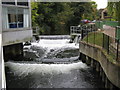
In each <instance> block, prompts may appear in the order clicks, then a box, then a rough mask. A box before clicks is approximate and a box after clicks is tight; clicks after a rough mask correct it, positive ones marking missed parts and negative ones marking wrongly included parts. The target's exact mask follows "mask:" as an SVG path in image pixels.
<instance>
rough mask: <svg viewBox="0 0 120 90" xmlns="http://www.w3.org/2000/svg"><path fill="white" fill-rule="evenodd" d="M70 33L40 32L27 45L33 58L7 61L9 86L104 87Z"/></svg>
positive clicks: (27, 54) (28, 53) (27, 51)
mask: <svg viewBox="0 0 120 90" xmlns="http://www.w3.org/2000/svg"><path fill="white" fill-rule="evenodd" d="M69 41H70V36H41V37H40V40H39V41H37V42H32V44H31V45H29V46H24V55H25V57H27V58H30V59H31V60H30V61H24V60H21V61H14V60H9V61H8V62H6V63H5V67H6V81H7V87H8V88H102V87H103V85H102V82H101V80H100V78H99V76H98V75H97V73H96V72H95V71H94V70H93V69H92V68H91V67H89V66H87V65H86V64H84V63H82V62H81V60H79V59H78V57H79V50H78V49H79V45H78V44H76V43H69Z"/></svg>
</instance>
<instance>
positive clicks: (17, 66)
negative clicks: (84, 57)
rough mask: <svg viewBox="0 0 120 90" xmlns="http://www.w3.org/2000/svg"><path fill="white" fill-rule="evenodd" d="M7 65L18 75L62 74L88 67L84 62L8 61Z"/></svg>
mask: <svg viewBox="0 0 120 90" xmlns="http://www.w3.org/2000/svg"><path fill="white" fill-rule="evenodd" d="M5 66H7V67H9V69H10V70H11V71H12V72H14V74H15V75H18V76H24V77H25V76H26V75H28V74H40V73H42V74H60V73H70V71H71V70H76V69H78V70H79V69H87V68H88V67H87V66H86V64H84V63H82V62H78V63H72V64H29V63H16V62H11V61H9V62H7V63H6V64H5Z"/></svg>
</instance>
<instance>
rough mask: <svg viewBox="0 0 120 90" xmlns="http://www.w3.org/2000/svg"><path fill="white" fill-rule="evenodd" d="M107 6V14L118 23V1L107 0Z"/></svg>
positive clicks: (119, 9)
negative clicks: (108, 0) (109, 0)
mask: <svg viewBox="0 0 120 90" xmlns="http://www.w3.org/2000/svg"><path fill="white" fill-rule="evenodd" d="M107 8H108V11H109V14H110V15H111V16H113V18H114V19H115V20H117V21H118V22H119V25H120V1H119V2H108V7H107ZM114 19H113V20H114Z"/></svg>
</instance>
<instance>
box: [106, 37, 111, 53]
mask: <svg viewBox="0 0 120 90" xmlns="http://www.w3.org/2000/svg"><path fill="white" fill-rule="evenodd" d="M109 39H110V37H109V36H108V48H107V49H108V50H107V53H108V54H109V45H110V44H109V41H110V40H109Z"/></svg>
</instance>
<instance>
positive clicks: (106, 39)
mask: <svg viewBox="0 0 120 90" xmlns="http://www.w3.org/2000/svg"><path fill="white" fill-rule="evenodd" d="M96 30H97V28H96V26H94V27H90V26H86V28H85V29H83V30H82V31H83V32H86V33H85V36H83V37H85V38H83V40H84V41H86V42H87V43H90V44H93V45H98V46H100V47H101V48H102V49H103V50H104V51H106V53H107V54H108V55H109V56H110V58H111V59H112V60H116V61H120V27H116V37H111V36H108V35H106V34H105V33H102V32H96ZM89 32H93V33H89ZM90 34H92V35H90ZM83 35H84V34H83ZM98 38H99V39H98ZM98 40H99V41H98Z"/></svg>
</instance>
